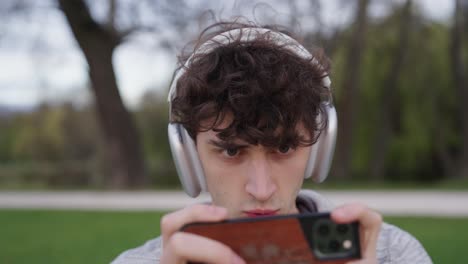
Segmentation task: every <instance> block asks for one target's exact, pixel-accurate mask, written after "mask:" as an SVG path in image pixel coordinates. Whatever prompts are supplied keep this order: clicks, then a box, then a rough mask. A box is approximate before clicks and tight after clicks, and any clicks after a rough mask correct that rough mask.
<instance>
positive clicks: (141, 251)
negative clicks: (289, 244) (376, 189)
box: [112, 190, 432, 264]
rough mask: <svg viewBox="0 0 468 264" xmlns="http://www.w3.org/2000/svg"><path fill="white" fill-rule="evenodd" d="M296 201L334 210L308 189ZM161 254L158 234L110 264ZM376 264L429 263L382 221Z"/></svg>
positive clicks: (311, 208) (153, 259) (136, 262)
mask: <svg viewBox="0 0 468 264" xmlns="http://www.w3.org/2000/svg"><path fill="white" fill-rule="evenodd" d="M296 204H297V207H298V209H299V211H300V212H324V211H330V210H332V209H333V207H334V206H333V205H332V203H330V202H329V200H327V199H326V198H325V197H323V196H322V195H320V194H318V193H317V192H314V191H311V190H302V191H301V192H300V193H299V195H298V197H297V199H296ZM161 254H162V239H161V237H157V238H155V239H152V240H149V241H147V242H146V243H145V244H144V245H142V246H140V247H137V248H134V249H129V250H127V251H125V252H123V253H122V254H120V255H119V256H118V257H117V258H116V259H115V260H114V261H113V262H112V264H150V263H151V264H157V263H159V260H160V258H161ZM377 260H378V263H379V264H430V263H432V260H431V258H430V257H429V255H428V254H427V252H426V250H424V248H423V246H422V245H421V243H419V241H418V240H416V239H415V238H414V237H413V236H412V235H410V234H409V233H407V232H405V231H403V230H401V229H400V228H398V227H396V226H393V225H390V224H387V223H384V224H383V225H382V228H381V230H380V234H379V240H378V242H377Z"/></svg>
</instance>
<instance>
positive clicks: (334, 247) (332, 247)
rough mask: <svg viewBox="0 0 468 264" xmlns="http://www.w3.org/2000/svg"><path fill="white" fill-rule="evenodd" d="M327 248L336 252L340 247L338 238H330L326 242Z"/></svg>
mask: <svg viewBox="0 0 468 264" xmlns="http://www.w3.org/2000/svg"><path fill="white" fill-rule="evenodd" d="M328 248H329V249H330V250H331V251H332V252H336V251H338V250H339V249H340V242H338V240H331V241H330V243H328Z"/></svg>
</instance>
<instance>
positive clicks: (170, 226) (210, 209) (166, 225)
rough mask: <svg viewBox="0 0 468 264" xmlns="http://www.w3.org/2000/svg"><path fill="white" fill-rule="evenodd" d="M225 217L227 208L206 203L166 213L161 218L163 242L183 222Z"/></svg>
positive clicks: (213, 219)
mask: <svg viewBox="0 0 468 264" xmlns="http://www.w3.org/2000/svg"><path fill="white" fill-rule="evenodd" d="M226 217H227V210H226V209H225V208H223V207H218V206H214V205H206V204H196V205H193V206H189V207H186V208H184V209H182V210H179V211H176V212H173V213H170V214H167V215H165V216H163V217H162V219H161V231H162V238H163V243H164V242H165V241H167V240H168V239H169V238H170V237H171V236H172V234H174V233H175V232H177V231H179V229H180V228H181V227H182V226H184V225H185V224H188V223H191V222H196V221H207V222H216V221H221V220H223V219H225V218H226Z"/></svg>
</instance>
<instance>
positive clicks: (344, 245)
mask: <svg viewBox="0 0 468 264" xmlns="http://www.w3.org/2000/svg"><path fill="white" fill-rule="evenodd" d="M352 246H353V242H351V241H350V240H345V241H343V247H344V248H345V249H350V248H351V247H352Z"/></svg>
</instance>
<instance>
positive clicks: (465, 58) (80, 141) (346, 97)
mask: <svg viewBox="0 0 468 264" xmlns="http://www.w3.org/2000/svg"><path fill="white" fill-rule="evenodd" d="M265 2H266V1H264V2H260V1H252V0H237V1H215V0H211V1H208V0H205V1H202V0H194V1H188V0H159V1H156V0H136V1H131V0H95V1H91V0H36V1H34V0H2V1H0V190H3V191H4V192H5V191H12V190H15V191H25V190H28V191H31V190H46V191H49V190H123V189H124V190H128V189H130V190H135V189H136V190H142V189H145V190H162V189H164V190H166V189H171V190H180V184H179V181H178V178H177V175H176V171H175V168H174V165H173V163H172V157H171V154H170V150H169V145H168V142H167V122H168V105H167V102H166V98H167V92H168V87H169V84H170V81H171V77H172V74H173V71H174V69H175V68H176V67H177V54H178V53H179V52H180V51H181V49H182V48H184V47H186V44H187V43H188V42H189V41H192V40H194V39H195V38H196V37H197V35H198V33H199V32H200V31H201V30H202V29H204V28H205V27H206V26H208V25H210V24H212V23H213V22H216V21H220V20H228V19H231V18H234V17H237V16H243V17H244V18H246V19H248V20H251V21H255V22H257V23H259V24H280V25H283V26H287V27H289V28H291V29H292V30H293V31H294V32H295V33H296V34H298V35H299V36H301V37H302V39H303V42H304V43H305V46H307V47H309V48H322V49H324V51H325V52H326V54H327V55H328V56H329V57H330V59H331V63H332V72H331V78H332V88H333V90H334V92H335V104H336V107H337V109H338V119H339V126H338V127H339V132H338V142H337V147H336V151H335V158H334V161H333V165H332V170H331V176H330V177H329V178H328V180H327V182H326V183H324V184H322V185H320V186H316V185H312V184H311V183H306V187H311V188H318V189H321V188H323V189H327V188H330V189H337V188H338V189H345V190H346V189H358V190H362V189H375V188H378V189H397V190H400V189H402V188H405V189H410V190H414V189H432V190H442V189H443V190H446V191H449V192H450V191H455V190H458V191H461V192H466V190H468V79H467V78H468V68H467V64H468V38H467V36H468V16H467V15H468V1H466V0H435V1H432V0H353V1H346V0H328V1H325V0H290V1H280V0H272V1H268V3H265ZM188 47H190V46H188ZM465 206H466V205H465ZM162 213H163V212H156V213H148V214H144V213H141V214H132V215H128V214H124V213H121V214H120V213H119V214H117V213H116V214H110V213H102V212H101V213H95V214H91V215H88V214H85V213H83V212H75V211H73V212H68V213H67V212H48V211H21V212H16V211H8V210H0V215H1V217H0V229H1V228H2V227H3V226H14V227H16V228H11V229H9V232H11V233H9V234H10V237H8V235H5V233H4V238H5V239H4V240H0V246H1V247H2V248H3V246H6V245H7V244H8V243H10V241H9V240H7V239H13V240H15V239H17V240H18V243H19V244H21V243H22V242H19V241H23V240H24V239H27V238H26V237H22V238H21V237H18V236H17V234H25V232H26V231H24V232H21V230H29V229H31V230H30V231H31V232H32V233H31V234H33V233H34V231H41V230H42V232H44V233H43V234H42V233H41V234H35V235H34V236H35V237H40V236H45V237H47V236H49V235H50V233H49V232H48V231H45V230H49V229H48V228H52V229H55V228H58V230H62V231H60V232H61V233H60V234H58V233H54V236H53V237H52V238H53V241H55V242H53V243H52V244H47V243H45V242H44V243H45V244H42V242H37V244H33V245H31V246H30V249H31V251H30V252H35V253H37V254H38V255H43V256H44V254H45V257H44V258H43V261H41V260H40V259H37V261H38V262H44V263H63V262H62V261H61V257H63V256H67V255H68V256H70V254H72V253H70V252H73V249H71V248H68V249H67V250H70V251H67V250H64V251H56V250H55V251H54V250H53V249H52V248H57V247H60V245H62V244H66V243H63V241H64V240H66V239H67V238H66V237H67V236H71V237H74V238H73V239H72V240H71V241H70V242H71V244H74V245H75V246H76V244H80V242H82V245H83V246H84V245H87V246H91V245H96V246H97V247H101V246H103V247H104V249H103V250H102V252H98V253H97V252H94V253H93V254H94V255H93V256H94V257H95V258H92V257H90V258H89V259H87V260H83V259H80V258H77V260H76V261H75V263H83V262H94V261H92V260H96V258H97V259H100V260H101V261H97V262H96V263H101V262H102V261H105V262H108V261H110V257H112V256H115V254H117V253H118V252H120V251H122V250H123V249H125V248H128V247H130V246H136V245H138V242H139V243H141V242H143V241H144V240H143V239H142V237H144V238H151V237H153V236H154V234H155V233H156V234H157V233H158V232H159V230H158V229H157V228H159V227H158V224H157V223H159V220H158V219H159V217H160V215H161V214H162ZM56 214H58V215H56ZM132 217H133V218H132ZM130 218H131V219H130ZM28 219H29V220H28ZM390 220H393V221H395V222H396V223H399V224H402V225H405V224H406V226H407V227H408V228H410V229H411V228H412V227H414V228H416V229H418V228H421V230H420V232H419V233H418V234H421V235H422V236H424V235H426V236H427V237H426V238H428V239H433V242H434V244H432V248H433V249H438V248H439V246H440V245H439V244H438V242H436V241H437V240H438V239H439V238H440V235H441V234H445V235H446V236H448V237H452V238H453V237H454V236H456V234H457V233H456V231H455V230H452V232H454V233H452V234H453V236H449V234H450V233H448V232H449V231H441V232H440V233H438V234H435V233H433V232H432V233H431V232H430V233H427V230H435V229H438V228H440V227H441V226H447V227H449V226H452V227H454V226H456V225H459V226H464V232H465V233H466V234H468V229H467V227H466V226H468V225H466V224H468V220H467V218H461V219H457V220H453V219H445V220H444V221H446V222H443V223H442V222H439V221H442V220H440V219H439V220H437V221H435V222H431V224H432V226H431V225H429V226H425V227H421V224H420V221H419V219H417V218H416V219H415V218H411V219H407V218H394V219H390ZM426 220H427V219H426ZM452 220H453V221H455V222H451V221H452ZM2 221H4V222H2ZM41 221H42V222H41ZM67 221H71V222H67ZM119 221H120V222H119ZM110 222H112V223H114V225H109V223H110ZM32 223H34V224H32ZM41 223H43V224H44V226H42V227H39V226H41ZM60 223H72V224H70V225H68V226H67V225H63V226H61V224H60ZM85 223H89V225H86V224H85ZM100 223H101V225H100ZM155 223H156V227H155V228H156V229H155V230H153V231H154V232H153V234H152V235H148V232H147V230H148V229H146V228H147V227H148V228H149V227H150V226H154V225H155ZM15 224H18V225H19V226H18V225H15ZM129 224H131V226H129ZM145 225H146V226H145ZM78 226H81V227H83V226H86V227H87V228H89V229H88V230H87V231H88V232H93V233H95V234H100V235H97V236H102V237H106V239H107V240H105V241H107V242H109V241H121V242H122V243H121V244H114V245H113V246H112V245H109V243H107V242H103V241H101V240H99V239H96V238H94V239H92V240H89V238H86V239H85V238H82V237H81V235H84V234H86V232H85V231H83V230H82V229H80V228H78ZM60 227H62V228H63V229H60ZM134 227H138V228H139V230H140V232H141V235H140V236H139V235H138V234H135V231H138V230H135V229H134ZM28 228H29V229H28ZM127 228H128V229H129V230H128V231H125V232H124V231H123V230H124V229H127ZM18 230H19V231H18ZM411 230H412V231H413V232H418V231H414V230H413V229H411ZM104 231H105V232H107V233H105V234H104V233H102V232H104ZM15 232H16V233H15ZM18 232H19V233H18ZM68 232H72V233H68ZM73 232H76V234H75V235H76V236H75V235H73ZM98 232H101V233H98ZM458 232H460V231H459V230H458ZM106 234H107V236H106ZM117 234H120V235H121V236H120V237H116V235H117ZM467 236H468V235H467ZM123 237H124V238H125V239H122V238H123ZM132 239H133V240H132ZM122 240H123V241H122ZM7 241H8V242H7ZM90 241H92V243H91V242H90ZM428 241H429V240H428ZM2 243H3V244H2ZM93 243H94V244H93ZM135 243H136V244H135ZM427 243H431V242H427ZM45 245H49V246H45ZM51 245H53V246H51ZM104 245H105V246H104ZM459 245H463V243H459ZM106 246H107V247H111V249H110V248H108V249H107V248H106ZM430 247H431V246H430ZM9 248H10V250H13V251H11V252H17V254H16V253H12V255H6V254H4V255H2V254H1V253H0V262H2V257H3V258H5V259H7V260H8V261H7V262H4V263H13V262H14V261H13V259H17V257H18V256H21V255H22V254H21V253H20V252H21V250H20V249H15V247H12V246H10V247H9ZM15 250H16V251H15ZM106 250H107V251H106ZM0 251H1V249H0ZM82 251H86V250H84V249H83V250H82ZM450 252H451V251H450V250H448V251H443V252H442V253H437V254H439V255H437V256H438V257H440V259H439V260H444V261H441V262H440V263H456V261H455V260H454V259H450V257H452V258H453V256H454V255H458V254H452V253H450ZM15 254H16V255H15ZM75 254H76V253H75ZM100 254H101V255H100ZM32 255H34V254H32ZM85 255H86V254H85ZM88 255H89V254H88ZM441 256H447V257H448V260H447V259H443V258H441ZM26 259H27V258H26ZM26 259H25V260H26ZM72 260H73V258H72V259H68V261H66V262H68V263H72V262H73V261H72ZM457 260H459V258H457ZM462 262H463V261H462ZM462 262H458V263H462ZM17 263H24V262H22V261H18V262H17ZM463 263H465V262H463Z"/></svg>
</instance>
